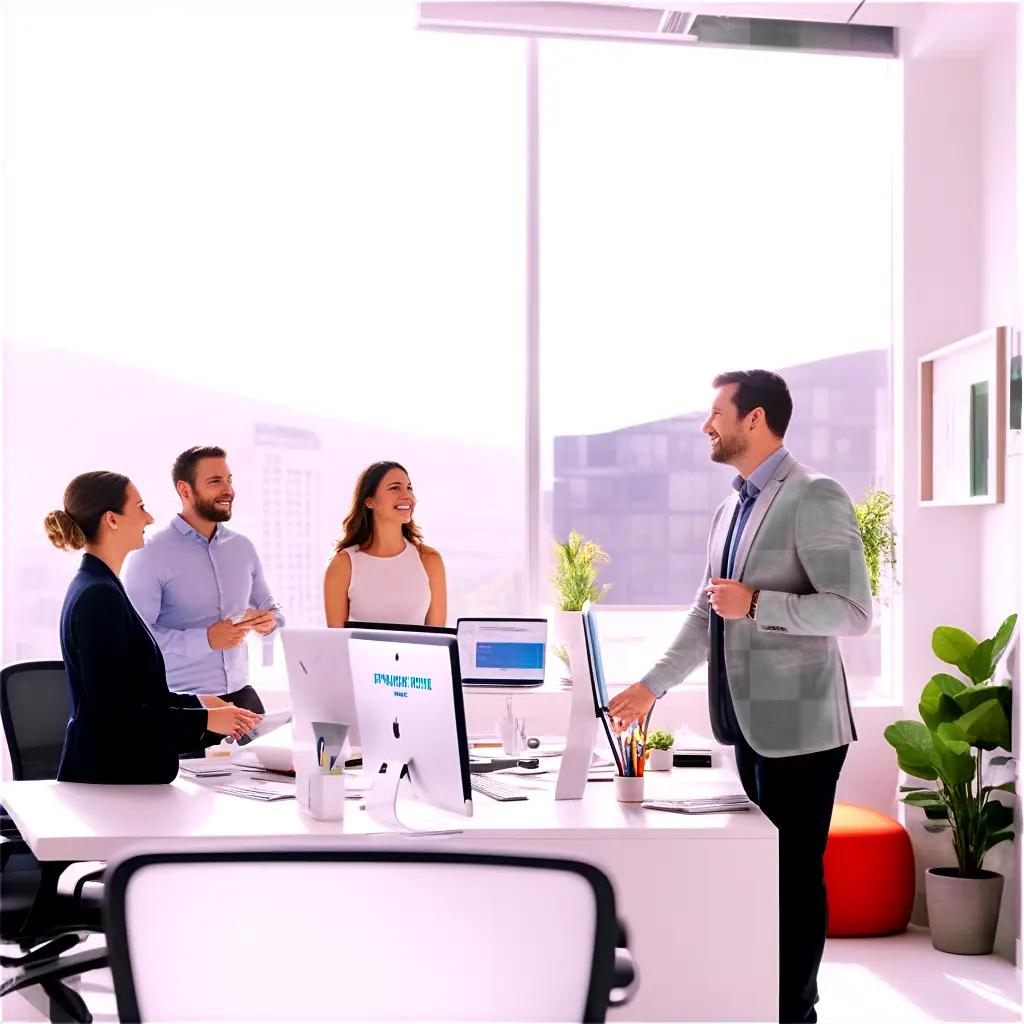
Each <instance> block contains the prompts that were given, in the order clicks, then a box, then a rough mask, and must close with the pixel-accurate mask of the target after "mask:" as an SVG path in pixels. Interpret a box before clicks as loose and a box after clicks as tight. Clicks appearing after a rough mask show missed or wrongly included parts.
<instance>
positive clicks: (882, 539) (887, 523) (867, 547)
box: [853, 487, 896, 597]
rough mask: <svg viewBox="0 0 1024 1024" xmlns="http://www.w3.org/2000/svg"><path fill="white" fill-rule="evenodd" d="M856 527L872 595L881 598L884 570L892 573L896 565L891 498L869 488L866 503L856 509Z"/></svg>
mask: <svg viewBox="0 0 1024 1024" xmlns="http://www.w3.org/2000/svg"><path fill="white" fill-rule="evenodd" d="M853 508H854V511H855V512H856V513H857V526H858V528H859V529H860V539H861V541H862V542H863V544H864V561H865V562H866V563H867V567H868V582H869V583H870V584H871V596H872V597H878V596H879V591H880V587H881V582H882V569H883V568H884V569H886V570H888V571H889V572H891V571H892V570H893V568H894V567H895V565H896V535H895V534H894V533H893V529H892V495H891V494H888V493H887V492H886V491H876V490H874V489H873V488H871V487H869V488H868V492H867V494H866V496H865V498H864V500H863V501H862V502H861V503H860V504H859V505H854V506H853Z"/></svg>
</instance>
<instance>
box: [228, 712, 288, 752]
mask: <svg viewBox="0 0 1024 1024" xmlns="http://www.w3.org/2000/svg"><path fill="white" fill-rule="evenodd" d="M291 720H292V709H291V708H284V709H283V710H282V711H270V712H268V713H267V714H265V715H264V716H263V721H262V722H260V724H259V725H257V726H256V727H255V728H254V729H250V730H249V732H246V733H243V734H242V735H241V736H240V737H239V740H238V745H239V746H240V747H244V746H245V745H246V744H247V743H252V741H253V740H258V739H259V738H260V737H261V736H269V735H270V733H272V732H273V731H274V730H275V729H280V728H281V726H282V725H287V724H288V723H289V722H290V721H291Z"/></svg>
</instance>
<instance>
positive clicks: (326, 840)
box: [0, 769, 778, 1021]
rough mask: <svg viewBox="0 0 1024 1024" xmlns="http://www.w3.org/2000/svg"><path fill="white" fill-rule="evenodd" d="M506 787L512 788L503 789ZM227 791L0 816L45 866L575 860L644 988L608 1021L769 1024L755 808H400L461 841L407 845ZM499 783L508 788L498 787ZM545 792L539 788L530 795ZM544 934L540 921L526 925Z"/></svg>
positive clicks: (51, 786) (700, 782) (62, 800)
mask: <svg viewBox="0 0 1024 1024" xmlns="http://www.w3.org/2000/svg"><path fill="white" fill-rule="evenodd" d="M505 777H506V778H509V777H508V776H505ZM219 781H223V780H217V779H209V780H203V781H201V782H191V781H185V780H184V779H180V778H179V779H178V780H177V781H176V782H175V783H174V784H173V785H170V786H123V787H118V786H88V785H80V784H76V783H57V782H10V783H5V784H2V785H0V803H2V804H3V806H4V807H5V808H6V809H7V811H8V813H9V814H10V815H11V817H12V818H13V819H14V820H15V822H16V823H17V825H18V827H19V829H20V830H21V833H22V835H23V836H24V837H25V839H26V840H27V842H28V843H29V845H30V846H31V848H32V850H33V852H34V853H35V855H36V856H37V857H38V858H40V859H41V860H101V861H102V860H108V859H110V858H112V857H114V856H115V855H119V854H121V853H124V852H125V851H127V850H129V849H131V848H133V847H137V846H147V847H150V848H153V847H154V846H155V847H158V848H162V849H181V848H190V849H197V848H201V847H205V846H210V845H213V844H217V845H224V844H236V843H237V844H243V845H252V844H254V843H258V844H259V845H260V846H287V847H295V846H302V847H332V846H338V845H344V846H351V845H357V846H362V847H373V848H376V849H380V848H390V847H394V846H397V847H399V848H402V849H408V848H409V845H410V843H414V844H416V845H417V846H419V847H421V848H424V849H447V850H452V849H458V850H466V851H469V850H472V851H480V852H487V851H492V852H493V851H499V850H500V851H506V852H509V853H516V854H527V855H528V854H538V855H552V856H562V857H572V858H577V859H580V860H585V861H589V862H590V863H593V864H596V865H597V866H598V867H600V868H602V869H603V870H604V871H605V872H606V873H607V874H608V876H609V877H610V878H611V880H612V883H613V884H614V886H615V894H616V901H617V906H618V912H619V916H620V917H621V918H622V919H623V921H624V922H625V924H626V927H627V929H628V932H629V945H630V948H631V950H632V952H633V955H634V957H635V959H636V962H637V967H638V971H639V976H640V987H639V990H638V992H637V995H636V997H635V999H634V1001H633V1002H632V1003H631V1004H630V1005H629V1006H627V1007H625V1008H623V1009H622V1010H621V1011H616V1012H613V1013H611V1014H610V1019H612V1020H616V1019H619V1020H652V1021H653V1020H676V1021H680V1020H702V1021H716V1020H739V1021H763V1020H772V1019H775V1015H776V1012H777V984H778V982H777V975H778V895H777V894H778V889H777V877H778V867H777V865H778V842H777V833H776V830H775V828H774V826H773V825H772V824H771V823H770V822H769V821H768V820H767V819H766V818H765V817H764V816H763V815H762V814H761V813H760V812H759V811H758V810H756V809H754V810H752V811H749V812H744V813H733V814H716V815H695V816H689V815H682V814H668V813H664V812H657V811H645V810H643V809H642V808H640V807H638V806H630V805H627V804H620V803H618V802H617V801H616V800H615V798H614V793H613V789H612V785H611V783H609V782H592V783H590V784H589V785H588V786H587V791H586V795H585V797H584V799H583V800H579V801H562V802H557V803H556V802H555V800H554V799H553V795H552V794H553V788H552V787H550V786H549V787H547V788H545V789H540V788H538V789H537V791H536V792H533V791H531V795H530V799H529V800H527V801H522V802H516V803H498V802H496V801H493V800H490V799H488V798H487V797H484V796H480V795H478V796H476V797H475V799H474V816H473V817H472V818H468V819H467V818H462V817H460V816H457V815H449V814H445V813H444V812H440V811H435V810H433V809H430V808H419V807H416V806H415V805H411V804H407V805H404V806H403V815H404V817H405V818H406V820H407V821H409V822H410V823H412V824H416V825H420V824H422V825H423V826H426V825H427V824H428V823H432V824H435V825H439V826H442V827H448V828H452V827H454V828H461V829H462V831H461V832H460V833H459V834H458V835H451V836H424V837H418V838H414V839H409V838H405V837H399V836H396V835H394V834H393V833H381V832H380V831H379V827H378V826H376V825H375V824H374V823H373V822H371V821H370V820H369V819H368V818H367V816H366V814H365V812H363V811H360V810H359V805H358V802H357V801H349V802H348V804H347V806H346V818H345V821H344V822H343V823H329V822H318V821H313V820H311V819H310V818H308V817H306V816H305V815H304V814H303V813H302V812H301V810H300V809H299V807H298V805H297V804H296V802H295V801H294V800H280V801H275V802H273V803H260V802H258V801H255V800H246V799H242V798H239V797H233V796H228V795H226V794H222V793H217V792H214V791H213V790H212V789H211V787H212V786H213V785H215V784H216V783H217V782H219ZM510 781H511V779H510ZM527 784H530V785H534V786H538V787H540V786H542V785H543V784H542V783H541V782H540V781H539V778H532V779H529V780H528V783H527ZM735 789H736V782H735V780H734V779H733V780H730V778H729V777H728V776H723V775H722V774H720V773H718V772H714V773H712V772H711V770H709V769H687V770H681V769H676V770H675V771H674V772H673V773H671V776H670V775H669V774H667V773H660V774H659V773H649V774H648V775H647V794H648V795H649V796H657V795H669V794H671V795H675V796H679V795H685V796H697V795H711V794H713V793H716V792H726V791H735ZM538 927H539V931H540V932H541V933H544V932H549V931H550V923H545V922H538Z"/></svg>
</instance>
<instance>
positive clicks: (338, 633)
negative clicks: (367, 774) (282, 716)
mask: <svg viewBox="0 0 1024 1024" xmlns="http://www.w3.org/2000/svg"><path fill="white" fill-rule="evenodd" d="M348 642H349V630H347V629H326V628H323V627H321V628H319V629H312V628H310V629H297V628H295V627H293V626H286V627H285V628H284V629H282V630H281V644H282V646H283V647H284V662H285V667H286V668H287V671H288V690H289V692H290V695H291V704H292V745H293V752H294V754H295V757H296V760H295V764H296V765H297V766H305V765H306V762H307V761H308V763H309V765H311V766H313V767H315V754H314V753H313V748H314V745H315V741H316V737H315V736H314V734H313V722H336V723H344V724H345V725H347V726H348V742H349V744H350V746H351V747H358V746H359V743H360V738H359V721H358V716H357V714H356V699H355V695H354V694H353V692H352V669H351V667H350V665H349V657H348ZM304 755H306V756H304Z"/></svg>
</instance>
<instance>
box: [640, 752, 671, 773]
mask: <svg viewBox="0 0 1024 1024" xmlns="http://www.w3.org/2000/svg"><path fill="white" fill-rule="evenodd" d="M646 770H647V771H649V772H670V771H672V751H671V750H649V751H648V752H647V769H646Z"/></svg>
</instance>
